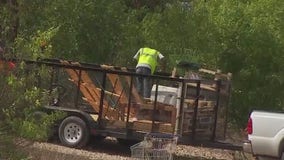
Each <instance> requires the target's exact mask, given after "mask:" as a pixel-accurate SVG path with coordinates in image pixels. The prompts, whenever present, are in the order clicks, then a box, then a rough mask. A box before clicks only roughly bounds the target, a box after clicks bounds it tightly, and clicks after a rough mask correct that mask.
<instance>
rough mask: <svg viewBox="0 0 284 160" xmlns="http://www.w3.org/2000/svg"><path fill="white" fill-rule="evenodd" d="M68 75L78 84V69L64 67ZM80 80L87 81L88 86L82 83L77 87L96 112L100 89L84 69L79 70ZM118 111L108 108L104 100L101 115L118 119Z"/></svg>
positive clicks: (66, 62)
mask: <svg viewBox="0 0 284 160" xmlns="http://www.w3.org/2000/svg"><path fill="white" fill-rule="evenodd" d="M61 63H63V64H66V65H67V64H69V65H70V63H69V62H68V61H61ZM78 65H79V64H78ZM65 70H66V72H67V73H68V75H69V76H70V77H71V79H72V82H73V83H74V84H75V85H77V86H78V81H79V70H74V69H65ZM81 82H82V83H89V84H90V85H89V86H88V87H86V86H84V85H79V86H80V87H79V89H80V91H81V92H82V94H83V95H84V96H85V98H86V99H85V100H87V101H88V102H89V103H90V105H91V106H92V107H93V109H94V110H95V111H96V112H99V109H100V108H99V105H98V102H100V91H98V90H97V89H96V88H97V87H96V86H95V85H94V84H93V82H92V80H91V79H90V77H89V75H88V74H87V72H86V71H81ZM118 115H119V113H118V111H116V110H114V109H113V108H109V105H108V103H107V101H105V100H104V105H103V116H104V117H106V118H107V119H116V120H117V119H118V117H119V116H118Z"/></svg>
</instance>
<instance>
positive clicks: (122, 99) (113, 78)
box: [107, 74, 136, 118]
mask: <svg viewBox="0 0 284 160" xmlns="http://www.w3.org/2000/svg"><path fill="white" fill-rule="evenodd" d="M107 77H108V79H109V80H110V82H111V84H112V87H113V89H114V91H115V93H116V94H118V95H119V96H118V101H119V106H120V107H121V109H122V108H123V109H124V112H126V113H127V111H128V108H127V107H125V106H127V104H128V97H127V96H126V94H125V91H124V88H123V86H122V83H121V81H120V78H119V76H118V75H117V74H107ZM129 113H130V115H129V116H130V117H131V118H132V117H135V115H136V113H135V109H134V108H133V107H130V112H129Z"/></svg>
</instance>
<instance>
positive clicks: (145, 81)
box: [136, 67, 152, 98]
mask: <svg viewBox="0 0 284 160" xmlns="http://www.w3.org/2000/svg"><path fill="white" fill-rule="evenodd" d="M136 73H139V74H145V75H151V70H150V69H149V68H147V67H137V68H136ZM151 89H152V82H151V79H150V78H148V77H143V76H138V77H137V90H138V93H139V94H140V95H141V96H143V97H144V98H150V97H151Z"/></svg>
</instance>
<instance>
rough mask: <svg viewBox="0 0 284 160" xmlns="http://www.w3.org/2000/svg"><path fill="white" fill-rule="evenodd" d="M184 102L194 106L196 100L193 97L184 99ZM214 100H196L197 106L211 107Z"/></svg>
mask: <svg viewBox="0 0 284 160" xmlns="http://www.w3.org/2000/svg"><path fill="white" fill-rule="evenodd" d="M184 103H186V104H187V105H188V106H190V107H195V103H196V100H195V99H184ZM215 103H216V102H215V101H207V100H199V101H198V108H201V107H208V106H211V107H213V106H214V105H215Z"/></svg>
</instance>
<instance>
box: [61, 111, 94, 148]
mask: <svg viewBox="0 0 284 160" xmlns="http://www.w3.org/2000/svg"><path fill="white" fill-rule="evenodd" d="M58 133H59V134H58V136H59V139H60V142H61V143H62V144H63V145H65V146H68V147H75V148H81V147H84V146H85V145H86V144H87V142H88V140H89V136H90V133H89V130H88V128H87V125H86V123H85V121H83V120H82V119H81V118H79V117H76V116H70V117H67V118H65V119H64V120H63V121H62V122H61V124H60V126H59V129H58Z"/></svg>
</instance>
